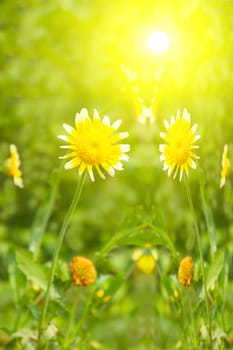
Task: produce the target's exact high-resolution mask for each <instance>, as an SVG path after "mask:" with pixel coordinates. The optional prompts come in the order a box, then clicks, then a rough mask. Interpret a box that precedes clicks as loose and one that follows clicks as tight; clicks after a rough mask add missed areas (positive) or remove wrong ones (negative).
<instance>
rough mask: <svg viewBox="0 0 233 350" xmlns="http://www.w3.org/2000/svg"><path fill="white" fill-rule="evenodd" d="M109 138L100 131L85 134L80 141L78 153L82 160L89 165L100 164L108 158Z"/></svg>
mask: <svg viewBox="0 0 233 350" xmlns="http://www.w3.org/2000/svg"><path fill="white" fill-rule="evenodd" d="M110 146H111V144H110V142H109V138H106V136H105V135H99V133H94V132H93V133H92V134H91V133H90V134H89V135H83V137H82V138H81V140H80V141H79V143H78V155H79V157H80V158H81V159H82V161H83V162H84V163H86V164H89V165H98V164H101V163H102V162H104V161H105V160H106V159H107V158H108V153H109V147H110Z"/></svg>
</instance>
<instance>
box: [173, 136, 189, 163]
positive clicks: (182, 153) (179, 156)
mask: <svg viewBox="0 0 233 350" xmlns="http://www.w3.org/2000/svg"><path fill="white" fill-rule="evenodd" d="M188 157H189V149H188V147H187V145H186V144H184V143H182V142H180V141H178V142H177V143H176V145H174V161H175V162H176V163H177V164H181V165H182V164H184V163H186V161H187V159H188Z"/></svg>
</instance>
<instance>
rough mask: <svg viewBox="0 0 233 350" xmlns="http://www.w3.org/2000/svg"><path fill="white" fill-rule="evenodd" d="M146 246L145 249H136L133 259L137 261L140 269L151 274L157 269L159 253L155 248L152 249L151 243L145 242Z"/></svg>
mask: <svg viewBox="0 0 233 350" xmlns="http://www.w3.org/2000/svg"><path fill="white" fill-rule="evenodd" d="M144 247H145V249H137V250H135V252H134V254H133V256H132V259H133V260H135V261H136V262H137V268H138V269H139V270H140V271H142V272H143V273H145V274H146V275H150V274H151V273H152V272H153V271H154V269H155V266H156V260H158V254H157V251H156V250H155V249H151V245H150V244H145V245H144Z"/></svg>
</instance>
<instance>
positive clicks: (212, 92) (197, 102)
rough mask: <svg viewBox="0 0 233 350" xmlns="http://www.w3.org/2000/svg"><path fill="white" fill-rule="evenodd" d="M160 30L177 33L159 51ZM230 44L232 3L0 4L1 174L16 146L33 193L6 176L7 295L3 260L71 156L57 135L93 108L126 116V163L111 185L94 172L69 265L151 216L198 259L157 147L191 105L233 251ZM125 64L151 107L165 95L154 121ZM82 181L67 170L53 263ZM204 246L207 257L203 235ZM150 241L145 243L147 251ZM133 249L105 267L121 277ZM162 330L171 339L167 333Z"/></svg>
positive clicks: (178, 188)
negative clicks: (224, 159) (154, 40)
mask: <svg viewBox="0 0 233 350" xmlns="http://www.w3.org/2000/svg"><path fill="white" fill-rule="evenodd" d="M156 30H162V31H165V32H166V33H167V34H168V35H169V37H170V42H171V44H170V47H169V49H168V50H167V51H166V52H164V53H163V54H156V53H153V52H151V51H150V49H149V48H148V46H147V38H148V35H150V34H151V32H153V31H156ZM232 47H233V2H232V1H230V0H229V1H228V0H226V1H225V0H204V1H198V0H196V1H195V0H193V1H192V0H190V1H188V0H176V1H174V0H173V1H170V0H166V1H157V0H144V1H139V0H134V1H132V0H129V1H123V0H118V1H107V0H95V1H94V0H79V1H78V0H77V1H75V0H52V1H43V0H37V1H36V0H35V1H33V0H31V1H26V0H25V1H17V0H12V1H8V0H5V1H4V0H2V1H1V2H0V50H1V51H0V52H1V56H0V63H1V75H0V86H1V96H0V100H1V103H0V137H1V138H0V162H1V167H2V170H4V163H5V160H6V159H7V158H8V156H9V144H11V143H14V144H16V145H17V147H18V149H19V152H20V157H21V161H22V171H23V179H24V185H25V187H24V189H23V190H20V189H18V188H16V187H15V186H14V185H13V182H12V179H10V178H8V177H7V176H6V174H5V173H4V171H2V172H1V174H0V183H1V192H0V238H1V245H0V253H1V266H2V267H1V278H2V280H3V285H4V281H5V283H6V290H8V289H7V288H8V287H7V282H6V281H7V269H6V262H5V255H6V253H7V251H8V250H9V249H10V248H11V249H17V248H18V247H20V248H27V247H28V245H29V243H30V237H31V234H32V228H33V222H35V221H34V220H35V218H36V215H38V209H39V208H41V206H43V205H46V203H47V201H48V196H49V191H50V189H51V184H52V183H53V177H54V176H55V175H56V173H57V172H58V171H59V170H58V169H59V167H60V161H59V160H58V157H59V156H60V155H62V154H63V152H62V150H59V145H60V144H61V143H60V141H59V140H58V139H57V137H56V136H57V134H63V129H62V123H64V122H66V123H68V124H71V125H72V124H73V122H74V116H75V113H76V112H79V111H80V109H81V108H82V107H86V108H87V109H88V110H89V113H90V115H92V113H93V109H94V108H96V109H97V110H98V111H99V112H100V114H101V115H104V114H107V115H109V117H110V119H111V120H112V121H114V120H116V119H122V121H123V123H122V127H121V131H128V132H129V134H130V136H129V139H128V143H130V144H131V152H130V161H129V162H128V163H127V164H125V170H124V172H121V173H120V172H118V173H117V174H116V176H115V177H114V178H108V179H107V180H106V181H102V180H101V179H98V178H97V176H96V182H95V183H94V184H93V183H90V181H87V183H86V185H85V189H84V193H83V196H82V198H81V202H80V207H79V210H78V211H77V213H76V214H75V216H74V217H73V220H72V225H71V227H70V228H69V231H68V232H67V236H66V240H65V243H64V247H63V249H62V257H63V259H65V260H67V261H69V259H71V258H72V256H73V255H80V254H81V255H84V254H86V255H87V256H90V257H93V256H94V254H95V252H96V251H98V250H99V249H100V248H101V246H102V245H103V244H104V243H105V242H106V241H107V240H108V239H109V238H110V237H111V236H112V235H113V234H114V232H117V231H118V230H119V229H121V228H124V227H130V225H131V226H133V225H135V223H137V222H139V223H140V222H141V221H143V220H144V219H145V217H146V216H147V215H152V216H154V217H156V220H157V222H159V223H160V224H161V225H162V226H163V227H164V228H166V230H167V231H168V232H170V233H171V239H172V241H173V243H174V244H175V245H176V247H177V250H179V251H180V252H181V253H182V254H187V253H190V252H192V250H193V249H194V246H195V239H194V235H193V232H192V224H191V221H192V218H191V217H190V213H189V209H188V205H187V201H186V197H185V189H184V185H183V184H182V183H179V182H178V181H172V180H171V179H168V178H167V174H166V173H165V172H163V171H162V164H161V163H160V161H159V151H158V145H159V143H160V138H159V132H160V130H162V129H164V126H163V120H164V119H169V118H170V116H171V115H172V114H173V115H174V114H175V113H176V111H177V109H178V108H180V109H183V108H184V107H187V108H188V110H189V111H190V113H191V116H192V123H196V122H197V123H198V125H199V128H198V131H199V133H200V135H201V141H200V149H199V150H198V154H199V155H200V157H201V159H200V162H199V169H200V170H199V171H200V173H201V174H202V175H203V177H204V181H205V194H206V198H207V202H208V203H209V204H210V207H211V211H212V215H213V218H214V222H215V226H216V228H217V229H216V236H217V243H218V245H220V246H221V247H222V249H224V247H227V249H229V251H230V252H231V253H232V252H233V225H232V219H233V211H232V206H233V196H232V177H230V178H229V179H228V181H227V184H226V186H225V187H224V189H223V190H220V189H219V179H220V171H221V155H222V151H223V146H224V144H225V143H228V145H229V154H230V158H231V159H232V157H231V154H232V152H233V147H232V135H233V121H232V116H233V103H232V92H233V59H232V56H233V49H232ZM122 65H125V66H127V67H129V68H130V69H132V71H134V72H137V73H138V77H139V78H138V84H139V88H140V94H141V96H142V97H143V98H144V99H145V101H146V103H147V104H148V103H149V102H150V100H151V98H152V97H153V96H154V95H153V94H154V89H155V87H156V88H158V92H157V93H156V102H155V105H156V107H155V109H156V119H155V123H154V124H153V125H141V124H139V123H138V120H137V115H136V111H135V106H134V101H133V100H132V96H131V95H130V93H129V89H128V82H127V79H125V76H124V74H123V72H122V69H121V67H122ZM161 67H162V68H163V74H162V77H161V79H160V81H159V83H158V82H157V80H156V79H157V78H156V77H157V76H158V74H159V72H160V70H161ZM77 176H78V175H77V171H76V170H72V171H62V174H61V184H60V185H59V188H58V194H57V196H56V201H55V205H54V210H53V212H52V216H51V218H50V220H49V224H48V226H47V229H46V233H45V236H44V237H43V240H42V249H41V251H40V255H39V259H40V261H41V262H45V261H47V260H49V259H50V258H51V256H52V253H53V250H54V245H55V242H56V234H57V232H58V230H59V228H60V225H61V223H62V220H63V217H64V215H65V212H66V210H67V208H68V206H69V203H70V201H71V198H72V195H73V192H74V189H75V186H76V182H77ZM198 177H199V175H198V172H192V171H191V173H190V181H191V186H192V190H193V196H194V200H195V205H196V208H197V211H198V218H199V222H200V227H201V230H202V231H203V233H206V231H205V230H206V228H205V224H204V217H203V214H202V208H201V200H200V190H199V184H198ZM202 239H203V242H202V243H203V244H204V249H205V250H207V249H208V237H207V235H204V234H203V237H202ZM147 241H148V238H147V236H146V235H145V237H144V238H143V239H142V241H141V242H139V243H141V244H143V243H146V242H147ZM163 249H164V247H162V248H161V250H163ZM132 251H133V246H132V247H130V248H129V251H128V250H126V251H124V250H123V257H121V256H120V257H119V259H118V260H117V261H118V262H117V264H116V266H114V264H113V266H112V265H111V264H112V262H106V264H107V265H106V267H105V269H106V270H107V269H109V270H110V271H111V270H113V271H114V269H116V270H117V269H118V270H119V269H120V266H121V263H122V261H123V262H124V259H126V261H129V260H130V256H131V253H132ZM164 254H165V255H162V256H165V258H164V261H165V262H164V264H165V265H164V266H166V267H165V270H166V268H167V270H168V271H169V269H173V270H172V272H173V273H175V270H174V267H171V266H170V265H169V264H168V263H167V260H166V259H167V256H166V251H164ZM127 259H128V260H127ZM108 264H109V265H110V266H108ZM166 264H167V265H166ZM102 268H103V267H102ZM232 274H233V271H232V266H231V275H232ZM143 283H144V282H143ZM145 286H146V283H145ZM145 288H146V287H145ZM4 293H5V290H4V289H3V292H2V294H4ZM127 305H128V306H127V307H129V304H127ZM6 309H7V306H6ZM127 310H128V309H127ZM122 312H123V311H122ZM166 326H167V325H166ZM118 331H119V334H122V332H123V330H122V329H120V330H118ZM116 333H117V330H116ZM164 334H165V336H164V337H165V338H166V329H165V330H164ZM171 337H173V336H171ZM164 341H165V340H164ZM123 348H127V346H126V345H125V346H124V347H123Z"/></svg>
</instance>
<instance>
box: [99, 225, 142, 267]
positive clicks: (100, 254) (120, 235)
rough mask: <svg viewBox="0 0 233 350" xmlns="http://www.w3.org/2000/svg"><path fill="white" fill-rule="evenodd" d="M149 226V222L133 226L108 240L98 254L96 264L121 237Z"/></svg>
mask: <svg viewBox="0 0 233 350" xmlns="http://www.w3.org/2000/svg"><path fill="white" fill-rule="evenodd" d="M147 226H148V224H147V223H144V224H141V225H138V226H135V227H132V228H130V229H127V230H124V231H120V232H118V233H117V234H116V235H114V236H113V237H112V239H110V241H108V242H107V243H106V244H105V246H104V247H103V248H102V249H101V250H100V252H99V253H98V254H97V256H96V264H97V263H98V262H99V261H101V260H102V259H103V257H104V256H105V255H106V254H107V253H108V252H109V251H110V250H111V249H112V247H113V246H114V245H116V244H117V243H118V242H119V241H120V240H121V239H123V238H125V237H128V236H129V235H130V234H132V233H135V232H137V231H140V230H143V229H144V228H146V227H147Z"/></svg>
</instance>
